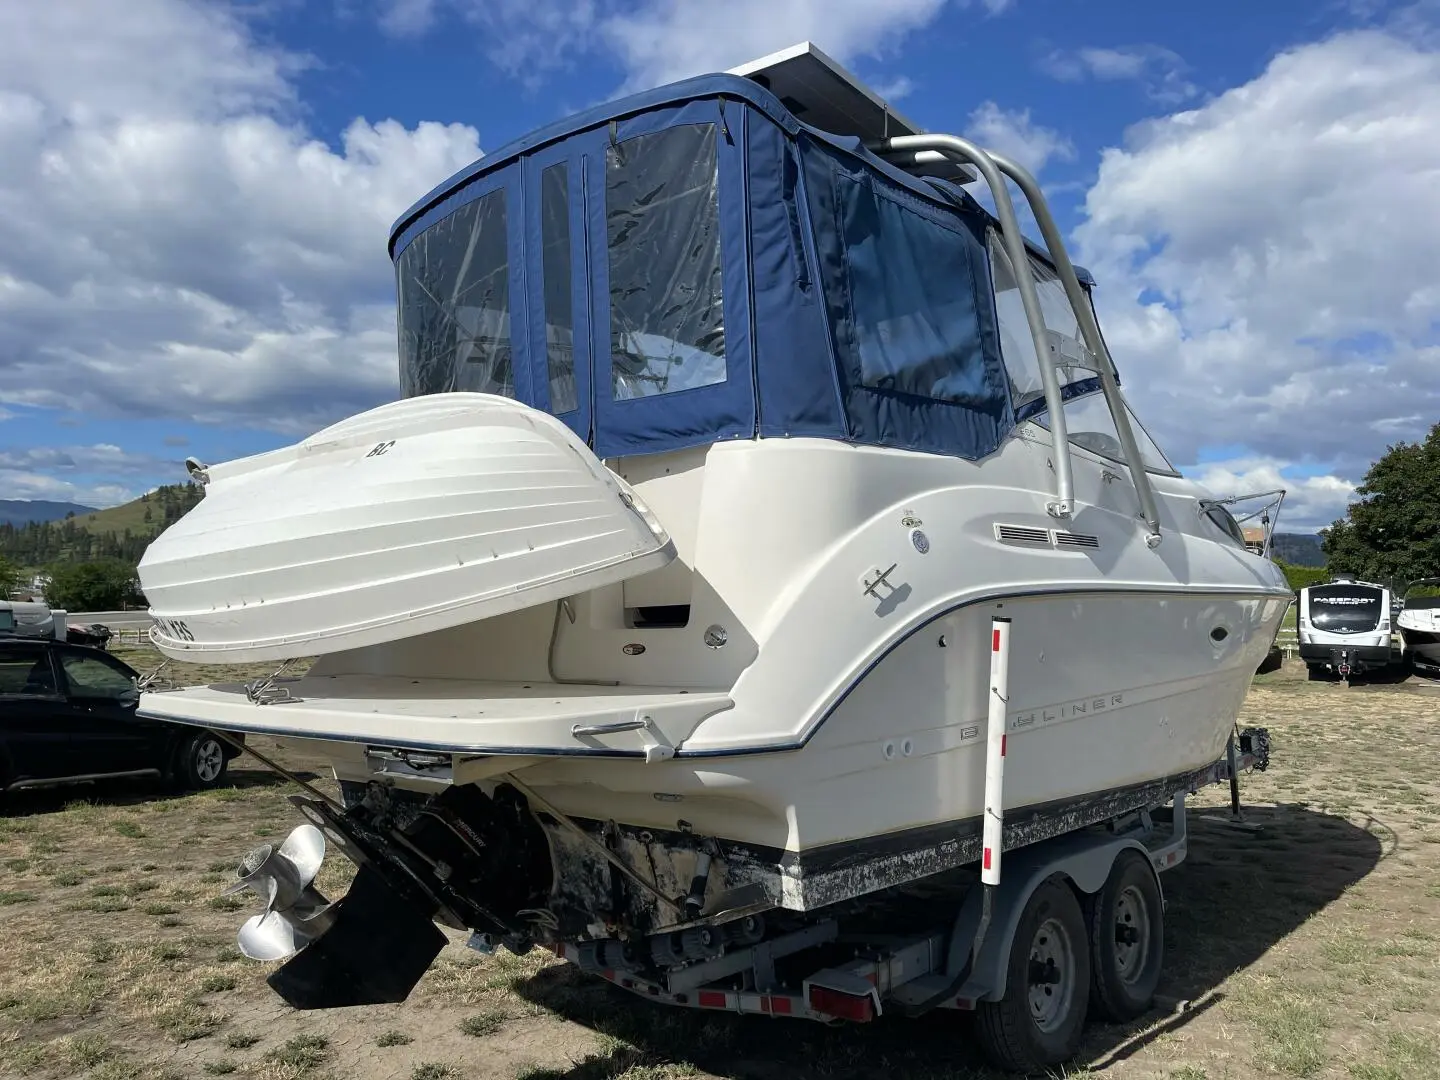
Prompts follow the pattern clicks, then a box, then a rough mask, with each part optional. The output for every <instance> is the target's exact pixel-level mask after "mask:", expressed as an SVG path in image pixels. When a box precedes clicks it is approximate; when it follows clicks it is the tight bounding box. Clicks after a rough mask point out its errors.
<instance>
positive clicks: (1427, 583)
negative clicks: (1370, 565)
mask: <svg viewBox="0 0 1440 1080" xmlns="http://www.w3.org/2000/svg"><path fill="white" fill-rule="evenodd" d="M1395 625H1396V626H1397V627H1398V628H1399V630H1400V637H1401V638H1402V639H1403V640H1404V642H1405V655H1406V657H1407V658H1408V659H1409V661H1410V663H1411V664H1413V665H1414V666H1415V667H1417V668H1421V669H1424V670H1426V671H1427V672H1428V671H1436V670H1440V578H1421V579H1420V580H1418V581H1412V582H1411V583H1410V585H1409V587H1408V588H1407V589H1406V590H1405V599H1404V606H1403V607H1402V608H1401V609H1400V614H1399V615H1398V616H1397V617H1396V619H1395Z"/></svg>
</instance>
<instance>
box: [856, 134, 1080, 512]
mask: <svg viewBox="0 0 1440 1080" xmlns="http://www.w3.org/2000/svg"><path fill="white" fill-rule="evenodd" d="M868 145H869V148H870V149H871V150H872V151H875V152H877V153H882V154H883V153H890V152H895V153H905V152H908V151H912V150H913V151H926V150H938V151H940V152H941V153H943V154H945V155H947V156H949V157H951V158H954V159H957V160H959V161H963V162H965V163H966V164H968V165H973V166H974V167H975V169H976V171H977V172H979V173H980V175H981V176H983V177H984V178H985V183H986V184H988V185H989V186H990V193H991V194H992V195H993V196H994V197H995V212H996V214H997V215H998V216H999V218H1000V239H1001V242H1002V243H1003V244H1004V245H1005V254H1006V255H1007V256H1009V258H1010V262H1011V263H1012V264H1013V265H1014V266H1015V268H1016V270H1015V277H1016V279H1017V281H1016V284H1017V285H1018V287H1019V289H1020V303H1021V304H1022V306H1023V307H1024V308H1025V322H1026V324H1027V325H1028V326H1029V328H1030V338H1031V340H1032V341H1033V342H1034V343H1035V356H1036V359H1037V360H1038V361H1039V363H1040V383H1041V385H1042V386H1043V387H1044V391H1045V407H1046V409H1047V411H1048V412H1049V413H1050V432H1051V435H1052V437H1053V438H1054V440H1055V455H1054V456H1055V501H1054V502H1052V503H1050V505H1049V507H1048V509H1049V511H1050V513H1051V514H1052V515H1053V516H1054V517H1060V518H1068V517H1070V516H1071V515H1072V514H1074V512H1075V484H1074V482H1073V480H1072V479H1071V476H1070V441H1069V432H1068V431H1067V430H1066V426H1065V410H1064V408H1063V405H1064V402H1063V401H1062V399H1061V397H1060V380H1059V378H1058V377H1057V376H1056V374H1055V365H1054V364H1051V363H1050V362H1049V361H1048V360H1047V359H1046V357H1047V356H1049V354H1050V347H1049V343H1048V338H1047V336H1046V332H1045V317H1044V315H1043V313H1042V311H1041V308H1040V296H1039V294H1038V293H1037V292H1036V290H1035V279H1034V278H1033V277H1032V276H1031V275H1030V274H1029V273H1021V270H1022V269H1023V268H1024V267H1028V266H1029V265H1030V264H1029V261H1028V259H1029V256H1028V254H1027V253H1026V251H1025V238H1024V236H1023V235H1022V234H1021V232H1020V224H1019V222H1018V220H1017V219H1016V217H1015V205H1014V203H1012V202H1011V201H1010V189H1009V188H1008V187H1007V186H1006V185H1005V176H1004V174H1003V173H1002V172H1001V169H1000V167H999V166H998V165H997V164H996V163H995V160H994V159H993V158H992V157H991V156H990V154H988V153H987V152H986V151H984V150H982V149H981V148H980V147H978V146H976V145H975V144H974V143H972V142H971V141H970V140H968V139H962V138H960V137H959V136H958V135H897V136H895V137H894V138H890V139H880V140H877V141H876V142H873V143H870V144H868ZM1072 273H1073V271H1072Z"/></svg>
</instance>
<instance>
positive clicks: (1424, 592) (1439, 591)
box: [1405, 578, 1440, 611]
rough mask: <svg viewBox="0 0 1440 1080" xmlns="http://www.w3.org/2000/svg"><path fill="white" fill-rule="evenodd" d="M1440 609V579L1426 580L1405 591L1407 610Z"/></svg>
mask: <svg viewBox="0 0 1440 1080" xmlns="http://www.w3.org/2000/svg"><path fill="white" fill-rule="evenodd" d="M1434 608H1440V578H1424V579H1422V580H1420V581H1417V582H1415V583H1413V584H1412V585H1411V586H1410V588H1408V589H1407V590H1405V610H1406V611H1422V610H1429V609H1434Z"/></svg>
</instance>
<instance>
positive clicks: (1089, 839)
mask: <svg viewBox="0 0 1440 1080" xmlns="http://www.w3.org/2000/svg"><path fill="white" fill-rule="evenodd" d="M1126 849H1134V850H1135V851H1138V852H1139V853H1140V854H1141V855H1142V856H1144V858H1145V865H1146V866H1149V867H1150V872H1151V873H1152V874H1155V867H1154V865H1153V862H1152V860H1151V856H1150V852H1149V850H1148V849H1147V848H1146V847H1145V845H1144V844H1142V843H1140V841H1139V840H1137V839H1136V838H1134V837H1122V836H1108V837H1107V836H1094V835H1083V836H1061V837H1057V838H1056V839H1054V840H1051V841H1046V842H1044V843H1039V844H1033V845H1030V846H1028V847H1024V848H1021V849H1019V850H1018V851H1013V852H1006V853H1005V863H1004V873H1003V876H1002V878H1001V881H1000V884H999V885H997V886H996V887H995V897H994V904H993V908H992V910H991V915H990V926H989V928H988V930H987V931H986V933H985V940H984V941H983V942H982V943H981V946H980V954H979V956H978V957H976V959H975V965H974V968H973V969H972V970H971V972H970V977H969V978H968V979H966V980H965V983H964V984H963V985H962V986H961V987H960V988H959V990H958V991H957V992H956V995H955V996H956V998H958V999H961V1000H967V1001H972V1002H975V1001H999V1000H1000V999H1001V998H1003V997H1004V996H1005V976H1006V971H1007V970H1008V968H1009V958H1010V948H1011V943H1012V941H1013V940H1014V937H1015V929H1016V927H1017V926H1018V925H1019V922H1020V916H1021V914H1022V913H1023V912H1024V910H1025V905H1026V904H1027V903H1029V901H1030V897H1031V895H1032V894H1033V893H1034V892H1035V890H1036V889H1037V888H1039V887H1040V884H1041V883H1042V882H1044V881H1047V880H1049V879H1050V878H1052V877H1060V878H1063V879H1064V880H1065V881H1066V882H1068V883H1069V884H1070V885H1071V886H1072V887H1073V888H1074V889H1075V890H1076V891H1077V892H1078V893H1080V900H1081V902H1082V903H1084V902H1085V901H1086V899H1087V898H1088V897H1089V896H1092V895H1094V894H1095V893H1098V892H1099V891H1100V890H1101V889H1102V888H1103V887H1104V885H1105V882H1106V880H1107V879H1108V878H1109V877H1110V868H1111V867H1112V866H1114V865H1115V860H1116V858H1117V857H1118V856H1119V855H1120V852H1122V851H1125V850H1126ZM1155 881H1156V886H1157V887H1159V886H1160V879H1159V875H1158V874H1156V875H1155ZM983 891H984V890H983V889H982V888H974V889H971V890H970V892H969V894H968V895H967V896H966V897H965V901H964V903H963V904H962V905H961V908H960V913H959V915H958V916H957V917H956V919H955V927H954V929H953V930H952V931H951V934H950V952H949V957H948V959H947V963H946V973H947V974H948V975H950V976H951V977H954V976H955V975H958V974H959V973H960V971H961V970H962V969H963V968H964V965H965V960H966V958H967V957H968V955H969V953H970V950H971V948H972V947H973V945H974V942H975V931H976V929H977V928H978V926H979V925H980V907H981V901H982V895H983ZM1160 896H1161V903H1164V896H1165V894H1164V891H1163V889H1162V891H1161V894H1160Z"/></svg>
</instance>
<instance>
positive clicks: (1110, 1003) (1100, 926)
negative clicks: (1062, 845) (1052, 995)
mask: <svg viewBox="0 0 1440 1080" xmlns="http://www.w3.org/2000/svg"><path fill="white" fill-rule="evenodd" d="M1164 964H1165V924H1164V904H1163V902H1162V901H1161V898H1160V884H1159V882H1157V881H1156V880H1155V871H1154V870H1152V869H1150V864H1149V863H1148V862H1147V861H1146V860H1145V858H1144V857H1143V856H1142V855H1141V854H1140V853H1139V852H1137V851H1134V850H1133V849H1132V850H1126V851H1122V852H1121V853H1120V854H1119V856H1118V857H1117V858H1116V859H1115V863H1114V865H1113V866H1112V867H1111V868H1110V876H1109V878H1107V879H1106V881H1105V885H1104V887H1103V888H1101V890H1100V891H1099V893H1097V894H1096V895H1095V898H1094V901H1093V902H1092V903H1091V905H1090V970H1091V972H1092V976H1091V982H1090V1008H1091V1009H1092V1010H1093V1011H1094V1012H1095V1014H1096V1015H1097V1016H1100V1017H1102V1018H1104V1019H1106V1020H1111V1021H1114V1022H1116V1023H1126V1022H1128V1021H1130V1020H1134V1019H1135V1018H1136V1017H1138V1016H1143V1015H1144V1014H1145V1013H1147V1012H1149V1011H1150V1007H1151V1005H1152V1004H1153V1003H1154V1001H1155V989H1156V987H1158V986H1159V985H1160V969H1161V968H1162V967H1163V966H1164Z"/></svg>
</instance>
